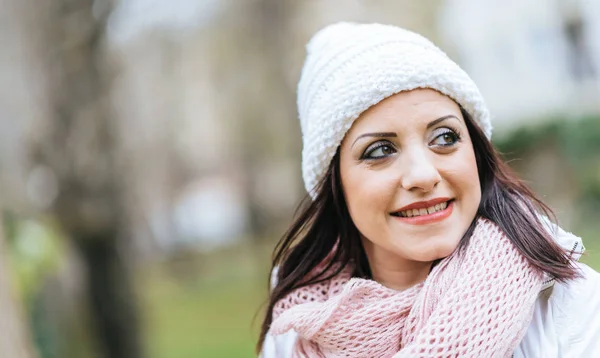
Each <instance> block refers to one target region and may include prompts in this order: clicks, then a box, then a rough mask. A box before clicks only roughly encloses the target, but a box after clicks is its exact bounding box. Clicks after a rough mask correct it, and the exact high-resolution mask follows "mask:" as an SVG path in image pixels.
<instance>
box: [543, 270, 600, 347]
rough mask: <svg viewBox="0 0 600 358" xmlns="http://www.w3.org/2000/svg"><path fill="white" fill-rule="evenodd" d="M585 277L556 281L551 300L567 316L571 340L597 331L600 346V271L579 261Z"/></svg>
mask: <svg viewBox="0 0 600 358" xmlns="http://www.w3.org/2000/svg"><path fill="white" fill-rule="evenodd" d="M577 268H578V269H579V271H580V273H581V277H580V278H577V279H575V280H571V281H568V282H564V283H556V284H555V285H554V289H553V293H552V295H551V296H550V298H549V303H550V305H551V306H552V308H553V311H554V312H555V313H556V315H558V316H560V317H564V319H565V320H564V321H563V322H561V323H563V324H564V328H565V332H566V333H567V334H568V337H569V338H570V339H569V342H571V343H573V342H578V341H581V340H582V339H583V338H585V337H586V332H589V334H592V333H593V338H594V341H596V342H597V344H598V346H597V348H598V349H600V273H598V272H596V271H595V270H594V269H592V268H591V267H589V266H587V265H586V264H583V263H577Z"/></svg>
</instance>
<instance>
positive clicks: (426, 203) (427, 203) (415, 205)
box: [394, 198, 452, 213]
mask: <svg viewBox="0 0 600 358" xmlns="http://www.w3.org/2000/svg"><path fill="white" fill-rule="evenodd" d="M450 200H452V199H451V198H435V199H431V200H427V201H419V202H416V203H412V204H410V205H406V206H404V207H401V208H400V209H398V210H395V211H394V212H395V213H397V212H400V211H405V210H409V209H427V208H429V207H432V206H435V205H437V204H441V203H445V202H447V201H450Z"/></svg>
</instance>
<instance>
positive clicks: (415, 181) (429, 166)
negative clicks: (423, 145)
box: [401, 150, 442, 192]
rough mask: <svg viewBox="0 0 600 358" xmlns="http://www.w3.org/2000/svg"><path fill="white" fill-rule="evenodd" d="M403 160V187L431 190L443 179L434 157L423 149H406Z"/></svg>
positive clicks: (414, 189) (413, 189)
mask: <svg viewBox="0 0 600 358" xmlns="http://www.w3.org/2000/svg"><path fill="white" fill-rule="evenodd" d="M402 154H404V155H405V158H404V159H405V160H403V161H401V162H402V164H401V165H402V167H403V168H402V179H401V182H402V187H403V188H404V189H406V190H409V191H423V192H429V191H431V190H433V189H434V188H435V187H436V186H437V184H438V183H439V182H440V181H442V177H441V175H440V173H439V171H438V170H437V168H436V166H435V163H434V162H433V159H432V158H431V157H430V156H429V155H428V154H429V153H426V152H425V151H423V150H413V151H405V152H404V153H402Z"/></svg>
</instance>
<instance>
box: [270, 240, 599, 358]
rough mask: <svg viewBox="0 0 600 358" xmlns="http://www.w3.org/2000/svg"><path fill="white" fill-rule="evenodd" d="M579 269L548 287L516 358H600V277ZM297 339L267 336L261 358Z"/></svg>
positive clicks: (274, 357) (578, 249) (569, 245)
mask: <svg viewBox="0 0 600 358" xmlns="http://www.w3.org/2000/svg"><path fill="white" fill-rule="evenodd" d="M555 237H556V240H557V243H559V244H560V245H561V246H562V247H563V248H566V249H568V250H571V251H572V252H574V254H575V257H577V258H579V256H580V255H581V253H582V252H583V245H582V243H581V239H580V238H578V237H576V236H574V235H572V234H569V233H566V232H564V231H562V230H560V229H559V232H558V235H556V236H555ZM577 267H578V268H579V269H580V272H581V275H582V277H581V278H579V279H576V280H573V281H570V282H567V283H560V282H557V283H554V282H551V283H549V284H547V285H545V286H544V288H543V289H542V291H541V292H540V294H539V296H538V299H537V300H536V302H535V307H534V313H533V318H532V320H531V323H530V324H529V328H528V329H527V333H526V334H525V337H524V338H523V340H522V341H521V343H520V344H519V346H518V347H517V349H516V350H515V352H514V357H515V358H524V357H526V358H596V357H600V274H599V273H598V272H596V271H594V270H593V269H591V268H590V267H588V266H587V265H585V264H582V263H578V264H577ZM296 337H297V334H296V332H294V331H290V332H287V333H286V334H283V335H278V336H272V335H270V334H267V336H266V338H265V342H264V346H263V351H262V353H261V358H288V357H291V352H292V349H293V347H294V343H295V341H296Z"/></svg>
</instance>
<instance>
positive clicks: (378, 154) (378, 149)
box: [363, 144, 395, 159]
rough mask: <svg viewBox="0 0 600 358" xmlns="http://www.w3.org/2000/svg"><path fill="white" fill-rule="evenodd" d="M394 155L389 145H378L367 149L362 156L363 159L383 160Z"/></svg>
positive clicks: (393, 150)
mask: <svg viewBox="0 0 600 358" xmlns="http://www.w3.org/2000/svg"><path fill="white" fill-rule="evenodd" d="M394 153H395V149H394V148H393V147H392V146H391V145H389V144H380V145H377V146H375V147H374V148H369V149H367V151H366V152H365V154H364V155H363V158H364V159H377V158H384V157H387V156H389V155H392V154H394Z"/></svg>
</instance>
